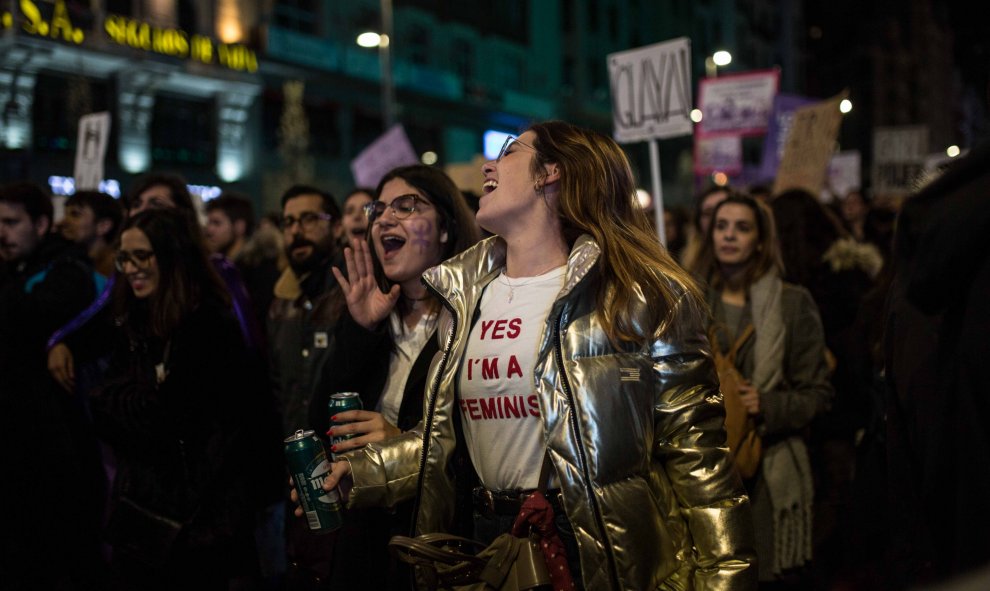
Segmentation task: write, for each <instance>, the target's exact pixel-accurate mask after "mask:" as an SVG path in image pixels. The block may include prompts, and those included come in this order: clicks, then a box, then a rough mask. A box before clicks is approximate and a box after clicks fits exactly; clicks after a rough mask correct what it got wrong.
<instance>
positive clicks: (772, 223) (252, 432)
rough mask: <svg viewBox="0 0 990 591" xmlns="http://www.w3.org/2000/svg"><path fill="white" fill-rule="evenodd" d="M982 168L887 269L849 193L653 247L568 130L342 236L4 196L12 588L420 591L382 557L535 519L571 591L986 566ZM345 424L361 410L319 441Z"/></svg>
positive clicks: (876, 235) (748, 194)
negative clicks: (319, 475) (320, 523)
mask: <svg viewBox="0 0 990 591" xmlns="http://www.w3.org/2000/svg"><path fill="white" fill-rule="evenodd" d="M973 159H975V160H977V165H972V164H970V165H968V166H964V167H961V169H960V170H961V172H958V173H956V174H954V175H953V174H949V175H946V179H940V180H939V181H936V182H935V183H934V184H933V185H932V187H931V188H930V189H926V190H925V192H923V193H922V195H920V196H919V197H918V198H917V200H909V201H908V204H909V207H908V208H906V210H905V215H907V214H908V213H910V214H911V216H910V218H906V221H905V222H904V223H905V224H907V223H908V222H910V223H911V225H910V227H908V228H907V229H906V231H904V230H899V232H902V233H903V234H905V236H902V235H900V234H899V235H898V249H894V247H893V244H894V226H893V221H894V216H895V215H896V214H895V213H894V212H891V211H885V210H881V209H879V208H871V206H870V203H869V201H868V200H867V199H866V193H865V192H863V191H860V190H858V189H857V190H856V191H854V192H851V193H850V194H849V195H846V196H844V197H843V198H842V199H840V200H839V201H838V203H837V205H836V206H835V207H832V206H828V205H824V204H823V203H822V202H821V201H820V200H819V198H818V197H817V196H815V195H812V194H811V193H808V192H807V191H804V190H799V189H791V190H787V191H784V192H781V193H779V194H770V192H769V191H764V190H761V189H760V188H758V187H754V188H751V190H749V191H743V190H740V189H738V188H733V187H727V186H722V187H712V188H710V189H706V190H704V191H702V192H700V193H699V194H698V195H697V197H696V199H695V203H694V211H693V212H692V214H691V215H688V214H685V213H684V212H683V211H681V210H677V209H674V210H671V211H669V212H666V213H667V217H666V219H665V222H666V224H667V232H666V235H667V236H668V238H669V244H668V245H667V247H665V246H664V245H661V244H660V242H659V240H658V238H657V235H656V232H655V230H654V228H653V225H652V221H651V220H652V214H651V213H650V212H645V211H643V210H642V209H641V208H640V206H639V205H638V203H637V201H636V200H635V199H634V189H635V186H634V181H633V174H632V171H631V168H630V166H629V162H628V160H627V159H626V156H625V154H624V153H623V151H622V150H621V148H620V147H619V146H618V145H617V144H616V143H615V142H614V141H613V140H611V139H609V138H607V137H605V136H603V135H601V134H598V133H596V132H593V131H590V130H587V129H583V128H580V127H576V126H574V125H570V124H568V123H564V122H559V121H550V122H544V123H537V124H534V125H532V126H531V127H529V128H528V129H526V130H524V131H523V133H521V134H520V135H519V136H518V137H510V138H508V139H507V140H506V143H505V145H504V146H503V148H502V150H501V152H500V153H499V155H498V157H497V158H496V159H494V160H492V161H490V162H487V163H485V164H484V166H483V168H482V170H480V171H479V174H482V175H483V176H484V191H483V194H482V195H481V196H480V198H479V199H477V200H476V201H473V202H472V201H469V200H467V199H465V195H464V194H463V193H462V192H461V191H460V190H459V189H458V188H457V187H456V186H455V184H454V183H453V182H452V181H451V180H450V178H448V177H447V176H446V175H445V174H444V173H443V172H441V171H440V170H439V169H437V168H435V167H431V166H426V165H414V166H404V167H399V168H396V169H394V170H392V171H391V172H389V173H388V174H386V175H385V176H384V178H383V179H382V180H381V182H380V183H379V185H378V186H377V187H375V188H370V187H368V188H355V189H354V190H353V191H352V192H351V193H349V194H348V195H346V196H345V198H344V199H343V200H342V201H341V202H340V203H338V201H337V199H336V198H335V197H334V196H333V195H331V194H329V193H327V192H326V191H324V190H322V189H320V188H319V187H314V186H309V185H302V184H300V185H295V186H292V187H289V188H288V189H287V190H286V191H285V192H284V193H283V194H282V196H281V201H280V203H281V211H280V212H278V213H277V214H275V215H270V216H264V217H260V218H258V217H257V216H256V215H255V212H254V208H253V206H252V201H251V199H250V198H249V197H247V196H245V195H240V194H236V193H232V192H228V193H224V194H222V195H221V196H220V197H218V198H216V199H213V200H211V201H208V202H207V203H206V204H205V206H204V207H203V208H202V210H201V211H197V209H196V207H195V205H194V199H193V198H192V196H191V195H190V194H189V192H188V189H187V185H186V182H185V181H184V179H182V178H181V177H180V176H178V175H174V174H165V173H152V174H148V175H146V176H144V177H142V178H140V179H139V180H138V181H137V182H136V183H135V184H134V185H133V186H132V187H131V188H130V190H129V191H128V192H127V194H126V195H125V196H124V197H123V198H122V199H121V200H120V201H118V200H115V199H113V198H112V197H109V196H107V195H104V194H101V193H98V192H92V191H81V192H78V193H76V194H74V195H72V196H71V197H70V198H69V199H68V200H67V202H66V204H65V215H64V217H63V218H62V219H61V220H57V221H56V219H55V215H54V209H53V206H52V198H51V196H50V195H48V194H47V193H46V192H45V191H44V190H43V189H42V188H41V187H39V186H37V185H35V184H33V183H30V182H16V183H10V184H7V185H4V186H2V187H0V263H2V264H0V376H3V382H4V385H3V388H2V392H0V422H2V424H0V434H2V435H0V436H2V437H3V442H2V445H0V448H2V450H3V451H2V454H3V460H2V461H3V468H4V472H5V474H6V475H7V484H6V486H4V487H3V490H4V491H5V492H4V493H3V495H4V498H3V501H2V503H0V507H2V509H0V510H2V511H3V518H2V522H3V523H4V530H5V532H4V535H3V549H2V551H0V565H2V567H0V578H2V581H3V586H4V587H5V588H10V589H35V588H39V589H40V588H45V589H67V590H74V589H120V590H129V589H163V590H164V589H169V590H171V589H180V588H189V589H230V590H259V591H260V590H285V591H296V590H311V589H312V590H323V589H351V588H357V589H408V588H411V587H412V586H413V585H416V584H418V583H422V582H423V579H422V577H421V576H420V577H418V573H416V572H415V569H412V568H410V567H408V565H406V564H404V563H402V562H400V561H399V560H397V559H396V557H395V555H394V554H390V553H389V550H388V542H389V539H390V538H391V537H392V536H394V535H419V534H427V533H438V532H448V533H455V534H459V535H463V536H465V537H468V538H473V539H475V540H478V541H480V542H482V543H484V544H487V543H490V542H491V541H492V540H494V539H495V538H496V537H497V536H499V535H500V534H503V533H506V532H509V531H510V530H512V528H513V525H514V523H515V521H516V518H517V516H518V515H519V514H520V511H522V510H523V509H524V504H525V505H527V507H529V506H531V503H533V499H538V501H539V502H540V503H541V504H540V505H539V506H540V509H541V510H546V511H547V512H548V513H549V512H552V515H553V520H552V524H553V527H552V528H550V530H551V531H553V532H554V533H553V537H552V540H549V541H552V542H553V543H554V544H556V545H558V547H559V548H560V550H561V552H562V555H563V557H564V561H563V562H562V563H561V567H562V568H565V569H566V570H569V572H570V577H569V578H568V579H567V580H568V581H569V582H570V583H569V584H573V587H572V588H578V589H699V590H700V589H757V588H759V589H821V590H832V589H867V588H870V589H887V588H889V589H900V588H904V587H905V586H906V585H908V584H911V583H917V582H918V581H926V580H928V581H935V580H938V579H941V578H946V577H949V576H952V575H954V574H958V573H960V572H964V571H966V570H969V569H972V568H975V567H977V566H980V565H981V564H983V563H984V562H985V561H986V560H987V559H988V558H990V556H987V554H988V553H987V551H986V550H979V549H978V548H979V547H980V544H979V542H977V541H975V539H974V536H973V532H976V531H982V530H980V529H975V530H970V529H968V528H967V527H966V524H965V520H966V515H969V516H970V517H971V518H972V521H971V523H970V524H969V525H971V526H973V527H977V528H978V526H979V525H980V524H984V523H985V522H986V516H985V514H986V513H987V512H986V511H983V510H974V511H972V512H970V513H967V508H966V507H967V503H976V504H979V501H980V500H981V499H978V498H975V497H973V496H971V495H972V494H974V493H976V492H980V490H982V489H981V488H980V487H985V482H986V479H985V478H978V477H975V476H973V477H970V476H967V475H966V474H968V473H966V472H965V470H963V466H965V465H966V464H965V463H964V462H963V458H962V457H961V456H962V455H963V454H967V453H969V454H971V455H974V454H975V456H976V458H975V459H973V460H972V464H971V465H972V466H975V467H976V468H973V469H978V468H979V467H980V466H984V465H985V464H986V458H987V457H988V456H987V454H985V453H980V452H982V451H987V449H986V448H987V440H986V438H985V435H986V428H985V427H984V425H985V424H986V423H981V422H980V418H981V417H985V415H986V403H985V395H984V394H981V393H980V390H979V386H980V385H981V384H984V382H985V380H983V379H982V378H980V376H979V375H978V374H977V370H978V367H979V363H980V356H979V352H978V351H979V345H977V344H976V341H980V339H979V335H980V332H979V331H980V329H981V328H985V327H986V322H985V318H986V314H985V312H983V310H984V309H985V307H982V306H979V305H978V304H977V302H976V301H975V300H974V299H973V298H975V297H977V294H978V287H977V286H976V285H979V284H978V283H977V284H974V282H978V281H981V280H982V279H980V278H981V277H982V275H985V272H984V271H983V269H985V260H984V259H985V257H982V252H983V251H985V250H986V249H985V247H982V246H979V244H981V243H982V241H979V240H978V233H976V232H972V231H970V230H969V229H967V228H971V227H975V226H972V225H971V224H980V223H982V222H981V221H986V217H987V207H986V205H985V204H984V202H983V201H981V200H980V199H979V197H982V196H983V195H982V194H980V191H981V190H983V192H984V193H985V190H984V189H985V187H983V185H985V184H986V179H985V176H986V175H985V170H986V169H985V167H983V168H981V167H979V166H978V164H980V163H985V160H986V154H985V153H980V152H978V153H976V154H974V155H973V156H971V157H970V159H969V160H971V161H972V160H973ZM943 199H945V200H947V202H950V203H949V204H950V205H951V204H955V205H958V206H959V208H960V211H959V212H957V211H955V210H953V209H952V208H951V207H949V206H948V205H942V203H941V200H943ZM926 214H927V215H937V216H941V218H940V219H944V220H946V221H945V223H946V224H949V227H951V228H954V230H955V233H954V234H952V233H951V232H950V231H949V230H946V229H945V228H944V227H942V226H939V225H937V224H931V223H930V222H929V221H928V220H926V219H925V217H924V216H925V215H926ZM56 222H57V223H56ZM984 226H985V224H984ZM482 236H486V237H485V238H482ZM950 236H957V237H959V238H960V239H964V240H966V245H968V248H969V250H968V251H966V252H967V253H968V254H974V253H975V254H978V255H980V257H981V258H979V260H978V261H977V262H976V263H977V264H976V265H960V264H958V259H957V258H952V256H950V254H951V253H952V252H955V250H954V245H953V244H952V243H951V240H950ZM939 241H941V242H939ZM929 245H931V247H932V248H934V249H937V250H938V252H939V253H942V257H941V258H939V257H933V256H929V255H930V253H929V251H926V250H925V248H926V247H927V246H929ZM960 248H962V247H960ZM908 261H909V262H911V263H912V264H914V265H915V266H912V267H910V268H908V267H904V266H901V267H898V265H896V264H895V262H899V263H906V262H908ZM940 271H945V272H946V273H951V274H952V275H951V278H952V279H951V281H953V283H951V285H952V286H953V287H952V290H953V291H952V293H943V292H942V290H938V289H936V288H935V285H934V284H935V282H936V281H937V280H938V279H939V277H941V275H939V272H940ZM981 274H982V275H981ZM983 281H984V282H985V280H983ZM891 286H893V288H892V287H891ZM890 295H893V297H888V296H890ZM885 310H886V311H887V313H886V315H885V313H884V311H885ZM981 318H982V319H983V320H981ZM892 335H893V336H892ZM885 338H886V340H884V339H885ZM981 342H982V341H981ZM964 344H965V347H966V348H964ZM985 348H986V347H985V345H984V346H982V349H985ZM729 351H731V353H732V355H731V358H730V359H731V360H732V363H733V364H734V366H735V369H736V371H737V373H738V375H740V376H741V380H740V381H739V384H738V391H737V392H736V391H733V392H727V391H720V386H719V373H718V371H717V370H716V363H715V358H716V357H717V356H720V355H725V354H726V353H728V352H729ZM953 356H956V357H957V358H958V360H959V362H958V363H956V362H955V359H956V357H953ZM957 391H961V392H963V393H965V394H966V395H965V396H964V397H957V396H956V393H957ZM337 392H356V393H357V394H358V396H359V398H360V400H361V402H362V410H352V411H347V412H343V413H337V414H336V415H335V416H331V414H332V413H331V412H330V411H329V410H328V402H329V401H330V396H331V394H334V393H337ZM933 393H937V394H938V395H935V394H933ZM730 395H731V396H738V403H739V404H738V405H737V406H738V408H739V409H741V410H740V411H739V412H741V413H743V414H744V415H745V419H746V420H747V421H749V423H750V424H752V425H753V429H754V432H755V434H756V435H757V436H758V438H759V441H760V442H761V450H760V452H759V457H758V459H757V463H756V464H755V467H754V469H753V470H752V472H751V473H749V472H747V473H745V474H743V473H741V472H740V470H739V469H738V468H737V465H736V461H737V458H736V457H735V453H736V449H735V448H734V445H735V443H734V442H731V443H730V442H729V441H728V440H727V437H726V429H725V428H724V424H725V423H726V413H727V412H735V411H731V410H729V409H730V405H729V404H728V403H723V397H724V396H730ZM733 400H735V399H733ZM732 408H734V407H732ZM926 411H931V412H932V413H936V414H933V415H931V416H928V417H926V416H925V412H926ZM926 419H927V420H928V421H931V422H930V423H926V422H925V420H926ZM943 419H944V420H945V421H952V423H951V424H947V423H943V422H942V420H943ZM953 426H960V427H962V426H965V430H964V433H965V435H964V436H958V435H957V434H956V431H955V430H954V428H953ZM300 429H302V430H308V429H312V430H314V431H315V432H316V433H317V434H319V436H320V437H322V438H323V439H324V441H325V443H326V445H327V451H328V453H333V454H334V457H335V458H336V461H335V462H334V463H333V464H332V469H331V471H330V473H329V474H328V475H327V477H326V479H325V481H324V483H323V486H324V488H325V489H326V490H327V491H333V490H338V491H339V492H340V494H341V495H342V496H343V502H344V504H345V507H346V509H345V511H344V520H343V526H342V527H341V528H340V529H337V530H335V531H334V532H332V533H329V534H325V535H316V534H314V533H312V532H311V531H310V530H309V526H308V523H307V521H306V520H305V519H303V518H302V517H301V516H302V511H301V509H300V508H299V507H297V501H298V497H297V495H296V492H295V489H294V488H293V485H292V483H291V481H290V480H289V479H288V473H287V471H286V469H285V465H284V456H283V445H282V444H283V439H284V438H286V437H288V436H290V435H292V434H293V433H295V432H296V431H297V430H300ZM939 454H949V455H950V456H952V457H950V458H946V457H943V456H942V455H939ZM912 467H914V470H913V471H912ZM956 469H959V470H963V472H964V474H962V475H960V474H957V473H956V471H955V470H956ZM888 475H889V478H888ZM943 483H944V484H946V485H947V486H949V485H951V486H949V488H948V489H946V490H945V491H942V490H941V489H940V488H939V486H940V485H941V484H943ZM895 487H896V490H895ZM533 491H540V493H541V494H540V495H533V494H532V493H533ZM891 494H894V495H900V496H899V501H900V502H899V504H895V505H890V504H889V502H888V501H889V499H890V498H891ZM942 495H944V496H942ZM940 498H941V499H942V500H941V501H940V500H939V499H940ZM940 502H944V504H946V505H951V506H953V507H954V508H955V509H954V510H952V511H948V510H947V511H946V512H945V513H946V515H948V517H945V518H944V519H942V518H941V517H940V515H941V513H939V512H937V511H933V510H932V507H931V506H930V505H931V504H937V503H940ZM888 506H889V507H895V508H905V509H909V510H911V511H912V512H911V513H909V514H905V515H897V514H895V513H894V512H893V511H890V512H888V511H886V510H885V509H887V508H888ZM871 517H873V519H871ZM933 535H938V536H939V540H936V541H933V540H930V539H924V538H925V536H933ZM983 546H985V545H983ZM898 560H909V561H910V564H909V566H907V567H904V568H903V570H902V571H901V572H900V574H898V575H897V576H892V575H890V574H889V568H890V565H891V564H894V563H897V561H898ZM420 574H421V573H420ZM554 580H555V582H556V581H557V579H554Z"/></svg>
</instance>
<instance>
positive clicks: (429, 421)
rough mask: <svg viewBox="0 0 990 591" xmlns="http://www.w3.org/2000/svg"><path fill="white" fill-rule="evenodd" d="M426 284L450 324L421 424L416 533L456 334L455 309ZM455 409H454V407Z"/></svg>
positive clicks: (414, 517) (412, 526) (414, 515)
mask: <svg viewBox="0 0 990 591" xmlns="http://www.w3.org/2000/svg"><path fill="white" fill-rule="evenodd" d="M423 283H424V285H426V289H427V290H428V291H431V292H433V293H434V294H435V295H436V296H437V297H438V298H439V299H440V301H441V302H442V303H443V305H444V307H445V308H447V310H448V311H450V316H451V325H450V333H449V334H448V335H447V342H446V343H445V344H444V346H443V353H442V354H441V356H440V364H439V365H438V366H437V373H436V376H434V378H433V383H432V384H430V404H429V406H428V407H427V409H426V422H425V423H424V425H423V453H422V454H421V455H420V458H419V477H418V478H417V482H416V501H415V502H414V503H413V510H412V523H411V524H410V528H409V530H410V533H411V534H415V533H416V520H417V519H419V504H420V500H421V499H422V498H423V475H424V474H425V470H426V458H427V454H428V453H429V444H430V431H431V430H432V428H433V415H434V414H435V413H436V408H437V393H438V392H439V390H440V380H441V378H442V377H443V372H444V370H445V369H446V366H447V358H448V357H449V356H450V350H451V349H452V348H453V344H454V335H455V334H457V311H456V310H454V308H453V306H451V305H450V303H449V302H447V298H445V297H443V296H442V295H441V294H440V292H438V291H437V290H436V289H434V288H433V286H432V285H430V284H429V283H426V282H425V281H424V282H423ZM455 410H456V409H455Z"/></svg>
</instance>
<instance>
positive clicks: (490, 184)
mask: <svg viewBox="0 0 990 591" xmlns="http://www.w3.org/2000/svg"><path fill="white" fill-rule="evenodd" d="M497 188H498V181H496V180H495V179H488V180H487V181H485V184H483V185H481V190H482V191H484V192H485V194H486V195H487V194H488V193H491V192H492V191H494V190H495V189H497Z"/></svg>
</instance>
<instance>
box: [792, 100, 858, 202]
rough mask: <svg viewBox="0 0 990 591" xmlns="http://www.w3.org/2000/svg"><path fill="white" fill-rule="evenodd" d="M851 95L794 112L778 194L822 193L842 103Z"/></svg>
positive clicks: (839, 120) (836, 134) (833, 148)
mask: <svg viewBox="0 0 990 591" xmlns="http://www.w3.org/2000/svg"><path fill="white" fill-rule="evenodd" d="M848 94H849V91H848V90H844V91H842V92H841V93H839V94H838V95H836V96H834V97H832V98H830V99H828V100H825V101H822V102H820V103H815V104H813V105H808V106H806V107H801V108H800V109H798V110H796V111H794V118H793V119H792V120H791V129H790V132H789V133H788V134H787V142H786V143H785V144H784V155H783V158H782V159H781V161H780V167H779V168H778V169H777V178H776V179H775V180H774V184H773V192H774V194H777V193H780V192H781V191H786V190H787V189H805V190H807V191H810V192H811V193H812V194H814V195H818V194H819V193H821V191H822V187H824V186H825V174H826V172H827V171H828V163H829V161H830V160H831V159H832V155H833V153H834V152H835V138H836V137H838V135H839V124H840V123H842V113H841V112H840V111H839V103H840V102H842V99H844V98H846V96H848Z"/></svg>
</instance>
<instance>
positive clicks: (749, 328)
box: [726, 322, 756, 361]
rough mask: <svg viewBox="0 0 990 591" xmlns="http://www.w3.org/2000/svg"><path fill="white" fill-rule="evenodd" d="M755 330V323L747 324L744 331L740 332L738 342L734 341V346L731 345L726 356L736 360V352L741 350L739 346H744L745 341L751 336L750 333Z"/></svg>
mask: <svg viewBox="0 0 990 591" xmlns="http://www.w3.org/2000/svg"><path fill="white" fill-rule="evenodd" d="M755 330H756V329H755V328H753V323H752V322H751V323H749V324H747V325H746V328H744V329H743V331H742V332H741V333H739V336H738V337H737V338H736V342H734V343H732V346H731V347H729V352H728V353H727V354H726V357H728V358H729V359H731V360H733V361H735V359H736V353H738V352H739V347H742V345H743V343H745V342H746V339H748V338H749V337H750V335H752V334H753V331H755Z"/></svg>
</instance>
